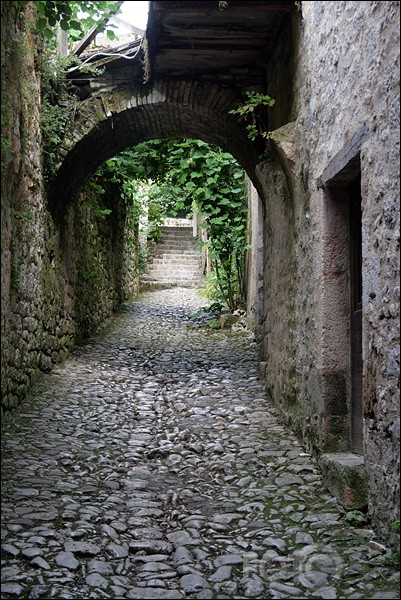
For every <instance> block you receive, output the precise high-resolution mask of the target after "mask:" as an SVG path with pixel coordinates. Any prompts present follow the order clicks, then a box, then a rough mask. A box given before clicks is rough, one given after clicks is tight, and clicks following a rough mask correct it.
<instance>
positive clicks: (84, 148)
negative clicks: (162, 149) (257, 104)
mask: <svg viewBox="0 0 401 600" xmlns="http://www.w3.org/2000/svg"><path fill="white" fill-rule="evenodd" d="M237 104H238V97H237V95H236V94H235V93H234V92H233V91H232V90H231V89H229V88H225V87H222V86H217V85H215V84H207V83H199V82H196V81H170V82H155V83H153V84H152V85H151V86H146V85H143V86H142V87H141V86H139V85H138V84H136V85H135V86H134V85H132V86H120V87H116V88H115V89H114V90H112V91H109V92H106V93H102V94H99V95H96V96H95V95H93V96H92V97H90V98H88V99H87V100H85V101H84V102H82V104H81V105H80V109H79V114H78V115H77V116H76V118H75V120H74V121H73V122H71V123H70V126H69V128H68V129H67V132H66V135H65V138H64V141H63V143H62V145H61V147H60V151H59V156H60V163H59V167H58V171H57V173H56V176H55V179H54V181H53V183H52V185H51V188H50V193H49V203H50V207H51V209H52V211H53V213H54V214H55V215H56V216H57V215H59V216H60V215H61V214H62V212H63V206H65V205H66V204H68V202H69V201H70V200H71V198H73V197H74V195H75V194H76V193H77V191H78V190H79V189H80V188H81V187H82V186H83V185H84V183H85V182H86V181H87V180H88V179H89V178H90V176H91V175H92V174H93V173H94V172H95V170H96V169H97V167H98V166H100V165H101V164H102V162H104V161H105V160H107V159H108V158H110V157H112V156H115V155H116V154H118V153H119V152H121V151H122V150H124V149H125V148H127V147H130V146H134V145H136V144H138V143H140V142H142V141H146V140H150V139H155V138H167V137H192V138H198V139H202V140H204V141H205V142H207V143H211V144H215V145H218V146H220V147H222V148H223V149H224V150H226V151H227V152H230V153H231V154H232V155H233V156H234V157H235V158H236V159H237V160H238V162H239V164H240V165H241V166H242V167H243V168H244V170H245V171H246V172H247V174H248V176H249V177H250V179H251V180H252V181H253V182H254V184H255V186H256V187H258V181H257V179H256V177H255V167H256V165H257V163H258V162H259V158H258V156H259V155H258V148H257V147H255V144H254V143H251V142H250V141H249V139H248V138H247V136H246V132H245V130H244V129H243V128H241V127H240V126H239V124H238V122H237V121H236V119H235V117H233V116H231V115H229V110H230V109H231V108H233V107H234V106H236V105H237Z"/></svg>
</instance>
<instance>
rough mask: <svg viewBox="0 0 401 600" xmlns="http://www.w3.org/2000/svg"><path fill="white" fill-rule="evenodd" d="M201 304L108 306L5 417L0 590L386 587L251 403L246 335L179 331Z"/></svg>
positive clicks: (42, 593)
mask: <svg viewBox="0 0 401 600" xmlns="http://www.w3.org/2000/svg"><path fill="white" fill-rule="evenodd" d="M204 305H205V300H204V299H202V298H200V297H199V296H198V295H197V293H196V290H190V289H182V288H176V289H171V290H161V291H155V292H149V293H145V294H143V295H142V296H141V297H140V298H138V299H137V300H135V301H134V302H132V303H125V304H123V305H122V307H121V310H120V311H119V312H118V313H117V314H116V316H115V317H114V318H113V322H112V324H110V327H108V328H106V329H105V330H104V332H103V333H102V334H100V335H99V336H97V337H95V336H94V337H92V338H91V339H90V340H88V341H87V343H85V345H82V346H79V347H77V348H76V349H75V350H74V351H73V352H72V354H71V356H70V358H68V359H67V360H66V361H65V362H64V363H63V364H62V365H59V366H58V367H57V369H56V370H55V372H54V373H53V374H50V375H45V376H44V377H43V380H41V381H40V382H38V385H37V387H36V388H35V392H33V393H32V398H29V399H28V401H27V405H26V406H29V409H28V408H26V409H24V411H22V414H21V415H20V416H18V415H17V414H16V417H15V419H14V422H13V423H12V426H11V425H10V427H8V426H6V427H5V428H4V432H3V435H2V439H1V444H2V450H5V451H4V452H3V453H2V455H3V456H4V459H3V465H2V491H3V511H2V550H3V552H2V563H3V564H2V566H3V570H2V594H3V597H4V598H8V597H24V598H56V597H57V598H70V599H73V600H76V598H78V597H85V598H144V599H146V598H149V599H152V600H154V599H156V600H157V599H158V598H161V599H162V598H166V599H169V598H171V599H183V598H196V599H199V600H201V599H204V600H209V599H210V600H211V599H212V598H213V597H215V598H222V599H223V598H256V599H257V598H265V597H266V598H267V597H269V598H272V599H273V598H287V599H288V598H305V597H308V598H327V599H331V598H333V599H335V598H337V597H339V598H340V597H344V596H343V591H342V590H344V589H346V590H348V592H347V596H346V597H347V598H367V597H369V598H398V597H399V593H398V588H399V578H397V572H396V569H394V568H393V567H391V565H388V564H386V563H385V562H384V561H383V556H385V555H386V551H387V550H386V548H385V547H384V546H383V545H382V544H381V542H380V540H377V539H376V537H375V534H374V532H373V531H372V530H371V529H369V528H368V527H367V526H365V528H363V527H362V526H358V527H353V526H351V525H350V524H349V523H348V522H346V520H345V518H344V513H343V511H342V509H341V508H340V507H339V506H338V505H337V502H336V500H335V499H334V498H333V497H332V496H330V495H329V494H328V493H327V491H326V489H325V487H324V485H323V482H322V479H321V477H320V475H319V474H318V473H317V472H316V468H315V464H314V461H313V460H312V458H311V456H310V455H309V454H308V453H307V452H304V450H303V448H302V446H301V445H300V444H299V442H298V441H297V440H296V438H295V436H294V435H292V434H291V433H290V432H289V431H288V430H287V429H286V428H285V427H284V426H283V425H282V424H281V422H280V420H279V418H278V416H277V412H276V410H275V409H274V407H273V406H271V404H270V403H269V400H268V399H267V398H266V394H265V389H264V382H263V380H262V379H260V378H259V363H258V357H257V349H256V345H255V341H254V339H253V336H252V334H251V332H249V331H247V330H246V329H243V330H241V331H238V332H236V333H230V332H228V331H216V332H210V330H209V331H207V330H204V329H202V324H203V322H201V321H200V322H199V323H198V325H199V326H197V327H194V321H193V319H191V318H190V316H191V314H193V313H195V311H196V310H198V309H200V308H201V307H203V306H204ZM188 325H190V326H191V327H188ZM24 412H25V414H26V415H27V416H26V417H23V415H24ZM28 415H29V416H28ZM26 419H29V426H28V425H27V423H26ZM9 450H11V451H12V453H11V454H10V453H9V452H8V451H9ZM379 559H380V560H379ZM350 582H351V583H352V585H350ZM5 586H6V587H5ZM383 587H385V589H383Z"/></svg>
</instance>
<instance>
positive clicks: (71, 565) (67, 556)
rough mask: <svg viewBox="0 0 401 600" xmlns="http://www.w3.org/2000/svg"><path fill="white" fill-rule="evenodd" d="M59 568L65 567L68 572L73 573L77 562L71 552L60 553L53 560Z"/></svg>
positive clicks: (77, 564)
mask: <svg viewBox="0 0 401 600" xmlns="http://www.w3.org/2000/svg"><path fill="white" fill-rule="evenodd" d="M54 560H55V561H56V563H57V564H58V565H59V567H65V568H66V569H70V571H75V569H77V568H78V567H79V562H78V561H77V559H76V558H75V556H74V554H73V553H72V552H60V553H59V554H57V555H56V556H55V558H54Z"/></svg>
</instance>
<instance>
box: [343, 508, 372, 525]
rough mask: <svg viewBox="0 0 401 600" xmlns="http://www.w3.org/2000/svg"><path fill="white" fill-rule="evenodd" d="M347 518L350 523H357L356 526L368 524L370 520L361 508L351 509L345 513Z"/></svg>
mask: <svg viewBox="0 0 401 600" xmlns="http://www.w3.org/2000/svg"><path fill="white" fill-rule="evenodd" d="M345 518H346V520H347V521H348V523H350V525H355V526H356V527H357V526H361V525H366V524H367V522H368V520H367V518H366V515H365V514H364V513H363V512H361V511H360V510H350V511H349V512H347V514H346V515H345Z"/></svg>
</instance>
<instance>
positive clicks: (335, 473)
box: [320, 452, 367, 510]
mask: <svg viewBox="0 0 401 600" xmlns="http://www.w3.org/2000/svg"><path fill="white" fill-rule="evenodd" d="M320 467H321V469H322V473H323V478H324V482H325V484H326V486H327V487H328V489H329V490H330V492H331V493H332V494H334V495H335V496H336V498H337V499H338V501H339V502H340V504H341V505H342V506H344V508H347V509H348V510H363V509H364V508H365V507H366V506H367V478H366V472H365V464H364V458H363V456H359V455H357V454H352V453H351V452H336V453H334V452H333V453H329V454H322V456H321V457H320Z"/></svg>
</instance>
